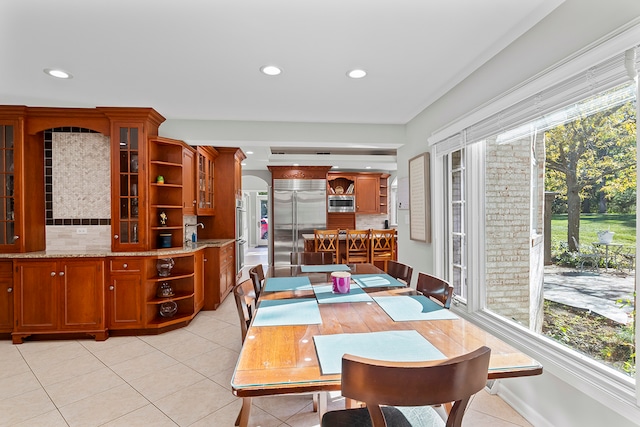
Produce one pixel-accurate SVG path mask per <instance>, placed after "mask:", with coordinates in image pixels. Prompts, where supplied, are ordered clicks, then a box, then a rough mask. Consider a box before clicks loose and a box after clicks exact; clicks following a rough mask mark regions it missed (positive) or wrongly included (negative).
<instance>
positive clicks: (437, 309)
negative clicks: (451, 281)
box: [373, 295, 458, 322]
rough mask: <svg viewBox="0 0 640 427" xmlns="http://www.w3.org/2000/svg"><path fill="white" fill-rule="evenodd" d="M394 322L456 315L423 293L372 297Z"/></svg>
mask: <svg viewBox="0 0 640 427" xmlns="http://www.w3.org/2000/svg"><path fill="white" fill-rule="evenodd" d="M373 299H374V300H375V301H376V302H377V303H378V305H379V306H380V307H382V309H383V310H384V311H386V312H387V314H388V315H389V317H391V318H392V319H393V320H395V321H396V322H403V321H409V320H450V319H457V318H458V316H457V315H456V314H455V313H452V312H451V310H448V309H446V308H444V307H442V306H441V305H439V304H438V303H436V302H433V301H431V300H430V299H429V298H427V297H425V296H424V295H402V296H394V297H393V296H392V297H374V298H373Z"/></svg>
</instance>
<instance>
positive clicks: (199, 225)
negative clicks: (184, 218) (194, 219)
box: [184, 222, 204, 242]
mask: <svg viewBox="0 0 640 427" xmlns="http://www.w3.org/2000/svg"><path fill="white" fill-rule="evenodd" d="M188 227H196V231H198V227H202V228H204V224H203V223H201V222H198V223H196V224H185V225H184V241H185V242H190V241H191V238H190V237H189V235H188V234H187V228H188Z"/></svg>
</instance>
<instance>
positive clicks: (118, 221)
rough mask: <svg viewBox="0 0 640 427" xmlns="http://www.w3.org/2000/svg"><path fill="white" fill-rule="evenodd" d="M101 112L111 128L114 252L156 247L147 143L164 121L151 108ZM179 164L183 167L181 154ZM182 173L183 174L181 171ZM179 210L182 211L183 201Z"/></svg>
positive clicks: (106, 109) (105, 110) (114, 109)
mask: <svg viewBox="0 0 640 427" xmlns="http://www.w3.org/2000/svg"><path fill="white" fill-rule="evenodd" d="M100 110H101V111H103V112H104V115H105V116H107V117H108V118H109V119H110V124H111V231H112V234H111V249H112V250H113V251H114V252H122V251H137V250H146V249H149V248H151V247H155V245H156V239H157V237H156V233H148V231H149V222H148V216H149V215H150V214H151V213H150V212H149V207H148V206H149V194H148V190H149V175H150V174H151V173H152V171H151V170H150V168H149V153H148V151H149V150H148V140H149V138H150V137H156V136H157V135H158V127H159V126H160V123H162V122H163V121H164V117H162V116H161V115H160V114H158V113H157V112H156V111H155V110H153V109H150V108H100ZM176 161H177V162H178V163H179V164H180V165H182V151H180V155H179V156H178V159H177V160H176ZM179 173H180V174H182V168H181V167H180V168H179ZM179 182H182V176H180V178H179ZM180 197H182V193H180ZM179 206H180V208H182V200H180V203H179ZM153 214H155V211H154V212H153Z"/></svg>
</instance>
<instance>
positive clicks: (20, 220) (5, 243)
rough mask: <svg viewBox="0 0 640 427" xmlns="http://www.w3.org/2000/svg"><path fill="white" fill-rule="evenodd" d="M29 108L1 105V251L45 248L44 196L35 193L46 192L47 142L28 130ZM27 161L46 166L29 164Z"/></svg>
mask: <svg viewBox="0 0 640 427" xmlns="http://www.w3.org/2000/svg"><path fill="white" fill-rule="evenodd" d="M26 111H27V108H26V107H11V106H0V252H3V253H7V252H25V251H40V250H44V248H45V233H44V222H45V215H44V209H45V206H44V197H33V195H34V194H43V195H44V142H43V140H42V139H40V140H38V139H37V138H34V137H33V136H32V135H28V134H27V133H26V130H25V127H26V126H25V115H26ZM27 141H28V143H27ZM25 159H28V162H26V161H25ZM25 163H28V165H29V166H31V165H34V164H35V165H42V167H40V168H33V167H29V168H26V167H25Z"/></svg>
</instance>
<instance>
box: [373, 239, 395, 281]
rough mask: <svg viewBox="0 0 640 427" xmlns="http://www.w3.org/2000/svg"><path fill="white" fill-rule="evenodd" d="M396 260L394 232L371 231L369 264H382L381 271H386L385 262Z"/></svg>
mask: <svg viewBox="0 0 640 427" xmlns="http://www.w3.org/2000/svg"><path fill="white" fill-rule="evenodd" d="M396 259H397V257H396V230H395V229H394V230H371V257H370V262H371V263H372V264H375V262H376V261H382V262H384V268H383V270H384V271H387V262H388V261H390V260H396Z"/></svg>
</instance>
